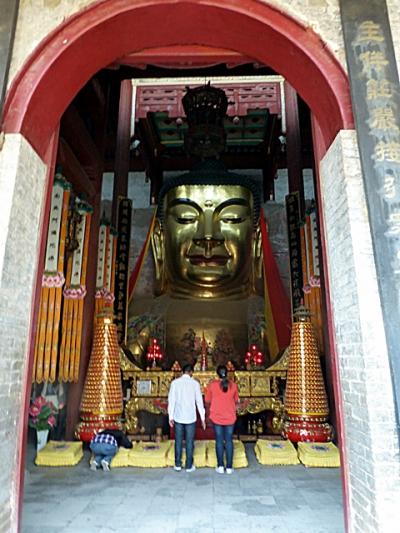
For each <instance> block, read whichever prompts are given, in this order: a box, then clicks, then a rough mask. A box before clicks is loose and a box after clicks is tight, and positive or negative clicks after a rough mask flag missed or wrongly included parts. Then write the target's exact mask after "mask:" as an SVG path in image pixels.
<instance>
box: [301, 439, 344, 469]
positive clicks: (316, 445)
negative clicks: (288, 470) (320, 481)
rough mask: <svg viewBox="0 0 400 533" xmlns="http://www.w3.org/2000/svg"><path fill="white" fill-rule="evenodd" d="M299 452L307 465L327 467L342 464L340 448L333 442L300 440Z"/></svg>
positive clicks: (335, 466)
mask: <svg viewBox="0 0 400 533" xmlns="http://www.w3.org/2000/svg"><path fill="white" fill-rule="evenodd" d="M297 452H298V455H299V459H300V461H301V462H302V463H303V465H305V466H315V467H326V468H337V467H339V466H340V455H339V450H338V448H337V447H336V446H335V445H334V444H333V443H332V442H299V443H298V444H297Z"/></svg>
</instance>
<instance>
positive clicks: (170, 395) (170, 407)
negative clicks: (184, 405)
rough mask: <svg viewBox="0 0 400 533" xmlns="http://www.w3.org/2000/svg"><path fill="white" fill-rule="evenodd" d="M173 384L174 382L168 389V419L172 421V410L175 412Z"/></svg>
mask: <svg viewBox="0 0 400 533" xmlns="http://www.w3.org/2000/svg"><path fill="white" fill-rule="evenodd" d="M175 401H176V397H175V383H174V381H173V382H172V383H171V386H170V388H169V393H168V417H169V419H170V420H173V419H174V410H175Z"/></svg>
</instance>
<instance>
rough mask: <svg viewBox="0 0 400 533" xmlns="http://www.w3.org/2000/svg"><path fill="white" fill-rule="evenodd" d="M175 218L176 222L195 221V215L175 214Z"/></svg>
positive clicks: (189, 222)
mask: <svg viewBox="0 0 400 533" xmlns="http://www.w3.org/2000/svg"><path fill="white" fill-rule="evenodd" d="M175 220H176V221H177V222H178V224H193V223H194V222H196V220H197V217H196V216H195V215H181V216H176V217H175Z"/></svg>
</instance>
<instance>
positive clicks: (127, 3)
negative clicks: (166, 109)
mask: <svg viewBox="0 0 400 533" xmlns="http://www.w3.org/2000/svg"><path fill="white" fill-rule="evenodd" d="M173 45H186V46H187V45H206V46H210V47H216V48H225V49H229V50H234V51H237V52H240V53H242V54H243V55H246V56H247V57H251V58H254V60H256V61H258V62H260V63H263V64H266V65H268V66H270V67H271V68H273V69H274V70H275V71H276V72H277V73H279V74H281V75H283V76H284V77H285V78H286V79H287V80H288V81H289V83H290V84H291V85H292V86H293V87H294V88H295V89H296V91H297V92H298V93H299V94H300V95H301V97H302V98H303V100H305V102H306V103H307V104H308V105H309V107H310V109H311V111H312V113H313V115H314V119H315V121H316V123H317V128H316V130H317V131H318V132H319V135H318V137H319V139H318V141H319V142H318V147H317V148H318V155H319V157H321V156H322V155H323V153H324V152H325V151H326V149H327V148H328V147H329V145H330V144H331V142H332V141H333V139H334V138H335V136H336V134H337V132H338V131H339V130H341V129H349V128H353V117H352V111H351V101H350V92H349V84H348V79H347V76H346V74H345V72H344V71H343V69H342V68H341V66H340V64H339V63H338V62H337V60H336V59H335V58H334V57H333V56H332V55H331V54H330V52H329V51H328V50H327V48H326V46H325V45H324V43H323V42H322V41H321V40H320V38H319V37H318V36H317V35H316V34H315V33H313V32H312V31H310V30H309V29H307V28H305V27H303V26H301V25H300V24H299V23H297V22H296V21H295V20H293V19H292V18H290V17H288V16H287V15H285V14H283V13H281V12H280V11H278V10H277V9H274V8H272V7H270V6H268V5H266V4H265V3H264V2H261V1H258V0H181V1H177V0H141V1H140V2H135V3H134V4H133V3H132V2H131V0H103V1H98V2H94V3H93V4H92V5H91V6H90V7H88V8H87V9H85V10H83V11H81V12H79V13H77V14H76V15H74V16H72V17H70V18H69V19H68V20H66V21H65V23H63V24H62V25H60V26H59V27H57V28H56V29H55V30H54V31H53V32H52V33H51V34H50V35H49V36H48V37H46V38H45V39H44V40H43V41H42V42H41V44H40V45H39V46H38V47H37V48H36V50H35V51H34V52H33V53H32V55H31V56H30V57H29V58H28V60H27V61H26V63H25V64H24V66H23V68H22V69H21V71H20V72H19V74H18V75H17V76H16V77H15V79H14V80H13V83H12V85H11V88H10V90H9V93H8V96H7V100H6V104H5V108H4V118H3V129H4V131H5V132H6V133H20V134H22V135H23V136H24V137H25V138H26V139H27V140H28V141H29V143H30V144H31V145H32V146H33V147H34V148H35V150H36V151H37V153H38V154H39V155H40V156H41V157H42V159H44V160H46V159H47V157H46V151H47V149H48V146H49V145H50V144H51V139H52V136H53V134H54V132H55V130H56V128H57V126H58V123H59V121H60V118H61V115H62V113H63V112H64V110H65V109H66V107H67V106H68V105H69V103H70V102H71V101H72V99H73V98H74V96H75V95H76V93H77V92H78V91H79V89H80V88H81V87H82V86H83V85H84V84H85V83H86V82H87V81H88V80H89V79H90V77H91V76H92V75H93V74H94V73H96V72H97V71H98V70H100V69H101V68H103V67H104V66H106V65H108V64H110V63H112V62H113V61H115V60H116V59H117V58H118V57H121V56H124V55H127V54H129V53H132V52H136V51H140V50H144V49H148V48H155V47H167V46H173ZM60 80H62V82H61V81H60ZM28 375H29V373H28ZM28 379H29V378H27V380H28ZM28 388H29V383H28V381H27V382H26V384H25V393H26V390H27V389H28ZM24 440H25V439H24ZM23 453H24V452H23V449H22V450H20V455H19V469H18V470H19V472H21V478H22V472H23V461H24V459H23ZM19 482H20V480H18V481H17V486H19ZM18 492H19V500H20V498H21V494H22V491H21V489H20V490H19V491H18Z"/></svg>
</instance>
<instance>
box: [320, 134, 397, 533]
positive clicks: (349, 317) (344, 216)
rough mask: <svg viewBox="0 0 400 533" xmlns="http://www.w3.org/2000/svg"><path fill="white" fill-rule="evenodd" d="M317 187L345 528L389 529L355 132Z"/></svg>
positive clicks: (387, 420) (380, 381)
mask: <svg viewBox="0 0 400 533" xmlns="http://www.w3.org/2000/svg"><path fill="white" fill-rule="evenodd" d="M321 190H322V197H323V210H324V216H325V227H326V234H325V239H326V246H327V255H328V274H329V280H330V290H331V304H332V310H333V321H334V324H333V326H334V332H335V337H336V350H337V356H338V360H339V372H340V382H341V391H342V396H343V414H344V424H345V440H346V443H345V444H346V450H345V451H346V456H347V465H346V468H347V469H348V471H349V479H350V498H351V515H352V516H351V518H352V520H351V529H350V530H351V531H354V532H360V533H368V532H385V533H389V532H393V533H394V532H395V531H398V524H396V521H395V517H396V516H398V502H399V501H400V462H399V448H398V440H397V435H396V432H395V417H394V403H393V393H392V384H391V378H390V371H389V363H388V354H387V349H386V341H385V335H384V329H383V319H382V313H381V306H380V299H379V294H378V286H377V280H376V270H375V262H374V257H373V251H372V241H371V234H370V229H369V223H368V214H367V208H366V202H365V194H364V189H363V184H362V176H361V169H360V161H359V155H358V148H357V140H356V133H355V131H342V132H341V133H340V134H339V135H338V136H337V138H336V140H335V142H334V143H333V144H332V146H331V147H330V149H329V151H328V152H327V154H326V155H325V157H324V159H323V161H322V163H321ZM396 500H397V503H396Z"/></svg>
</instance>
